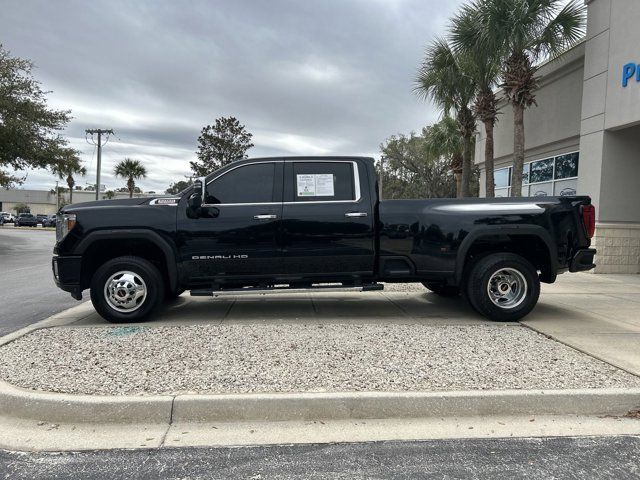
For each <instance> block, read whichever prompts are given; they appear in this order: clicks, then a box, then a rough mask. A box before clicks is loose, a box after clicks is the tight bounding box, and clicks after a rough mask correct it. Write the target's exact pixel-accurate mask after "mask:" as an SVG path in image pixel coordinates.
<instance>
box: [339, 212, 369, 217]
mask: <svg viewBox="0 0 640 480" xmlns="http://www.w3.org/2000/svg"><path fill="white" fill-rule="evenodd" d="M344 216H345V217H366V216H367V212H349V213H345V214H344Z"/></svg>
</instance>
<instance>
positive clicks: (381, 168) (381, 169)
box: [378, 155, 384, 200]
mask: <svg viewBox="0 0 640 480" xmlns="http://www.w3.org/2000/svg"><path fill="white" fill-rule="evenodd" d="M383 178H384V155H381V156H380V175H379V176H378V188H379V189H380V191H379V192H378V195H379V198H380V200H382V179H383Z"/></svg>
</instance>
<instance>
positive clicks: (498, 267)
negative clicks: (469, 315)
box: [466, 253, 540, 322]
mask: <svg viewBox="0 0 640 480" xmlns="http://www.w3.org/2000/svg"><path fill="white" fill-rule="evenodd" d="M466 293H467V298H468V299H469V302H470V303H471V305H472V306H473V307H474V308H475V309H476V310H477V311H478V312H479V313H480V314H482V315H484V316H485V317H487V318H489V319H491V320H495V321H498V322H515V321H517V320H520V319H521V318H522V317H524V316H525V315H527V314H528V313H529V312H530V311H531V310H532V309H533V307H535V305H536V303H537V302H538V297H539V296H540V279H539V278H538V272H537V271H536V269H535V267H534V266H533V265H532V264H531V263H530V262H529V261H528V260H527V259H525V258H523V257H521V256H520V255H515V254H513V253H494V254H491V255H487V256H486V257H484V258H481V259H480V260H479V261H477V262H476V263H475V264H474V265H473V267H472V268H471V271H470V272H469V274H468V276H467V280H466Z"/></svg>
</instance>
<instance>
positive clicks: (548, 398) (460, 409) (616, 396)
mask: <svg viewBox="0 0 640 480" xmlns="http://www.w3.org/2000/svg"><path fill="white" fill-rule="evenodd" d="M639 407H640V389H633V390H624V389H603V390H524V391H523V390H505V391H459V392H350V393H281V394H240V395H159V396H122V397H120V396H96V395H70V394H62V393H48V392H37V391H30V390H24V389H21V388H18V387H15V386H13V385H10V384H8V383H6V382H0V411H1V412H2V413H3V414H4V415H6V416H10V417H14V418H21V419H30V420H41V421H47V422H55V423H100V424H122V423H129V424H131V423H146V424H155V423H162V424H171V423H174V422H180V423H199V422H248V421H265V422H269V421H295V420H348V419H388V418H429V417H465V416H472V415H522V414H525V415H543V414H547V415H572V414H576V415H624V414H626V413H627V412H629V411H630V410H633V409H636V408H639Z"/></svg>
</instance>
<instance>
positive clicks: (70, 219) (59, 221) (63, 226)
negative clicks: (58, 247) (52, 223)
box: [56, 213, 76, 242]
mask: <svg viewBox="0 0 640 480" xmlns="http://www.w3.org/2000/svg"><path fill="white" fill-rule="evenodd" d="M75 224H76V215H75V213H63V214H60V213H59V214H58V215H57V216H56V241H58V242H59V241H60V240H62V239H63V238H64V237H66V236H67V234H68V233H69V232H70V231H71V229H72V228H73V226H74V225H75Z"/></svg>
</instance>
